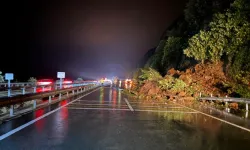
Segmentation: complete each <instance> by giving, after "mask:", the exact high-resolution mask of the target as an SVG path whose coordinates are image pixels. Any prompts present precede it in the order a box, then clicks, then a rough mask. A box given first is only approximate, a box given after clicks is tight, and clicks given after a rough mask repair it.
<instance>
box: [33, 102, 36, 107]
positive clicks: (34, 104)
mask: <svg viewBox="0 0 250 150" xmlns="http://www.w3.org/2000/svg"><path fill="white" fill-rule="evenodd" d="M33 109H36V100H33Z"/></svg>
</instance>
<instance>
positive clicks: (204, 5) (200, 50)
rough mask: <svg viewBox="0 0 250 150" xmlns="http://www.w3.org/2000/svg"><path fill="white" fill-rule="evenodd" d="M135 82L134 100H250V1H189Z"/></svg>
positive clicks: (139, 72) (139, 71)
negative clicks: (200, 97)
mask: <svg viewBox="0 0 250 150" xmlns="http://www.w3.org/2000/svg"><path fill="white" fill-rule="evenodd" d="M134 80H135V86H134V87H133V91H134V93H135V94H138V95H140V96H146V97H151V98H152V97H154V98H156V99H157V98H162V97H169V98H172V99H174V97H175V95H178V96H181V97H183V98H184V97H185V98H187V99H190V100H191V99H192V98H191V97H196V96H197V95H198V94H199V93H200V92H202V94H204V95H210V94H212V95H216V96H225V95H228V96H234V97H246V98H250V1H249V0H235V1H223V0H190V1H189V2H188V3H187V6H186V9H185V11H184V15H183V17H181V18H180V19H178V20H177V22H175V23H174V24H173V25H172V26H171V27H170V28H168V29H167V30H166V31H165V33H164V36H163V38H162V39H161V41H160V42H159V45H158V46H157V48H156V50H155V53H154V54H153V56H152V57H150V58H149V60H148V61H147V63H146V65H145V67H144V69H142V70H138V71H136V72H135V73H134ZM188 97H190V98H188Z"/></svg>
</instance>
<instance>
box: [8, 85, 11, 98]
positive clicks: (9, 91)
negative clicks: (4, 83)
mask: <svg viewBox="0 0 250 150" xmlns="http://www.w3.org/2000/svg"><path fill="white" fill-rule="evenodd" d="M10 95H11V93H10V87H9V88H8V97H10Z"/></svg>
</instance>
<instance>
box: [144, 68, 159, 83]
mask: <svg viewBox="0 0 250 150" xmlns="http://www.w3.org/2000/svg"><path fill="white" fill-rule="evenodd" d="M141 72H142V73H141V75H140V76H139V79H141V80H145V81H146V80H147V81H157V80H160V79H162V76H161V74H160V73H159V72H157V71H156V70H154V69H152V68H148V69H141Z"/></svg>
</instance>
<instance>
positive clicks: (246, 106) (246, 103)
mask: <svg viewBox="0 0 250 150" xmlns="http://www.w3.org/2000/svg"><path fill="white" fill-rule="evenodd" d="M246 111H248V103H246Z"/></svg>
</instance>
